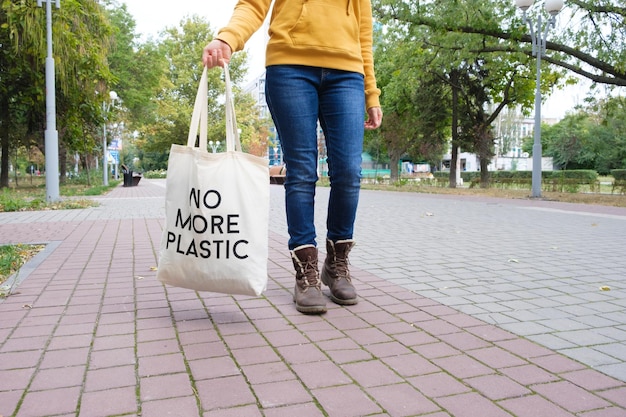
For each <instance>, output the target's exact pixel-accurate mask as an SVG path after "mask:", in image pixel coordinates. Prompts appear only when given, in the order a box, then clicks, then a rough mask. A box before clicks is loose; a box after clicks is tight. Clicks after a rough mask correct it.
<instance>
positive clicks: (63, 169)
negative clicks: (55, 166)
mask: <svg viewBox="0 0 626 417" xmlns="http://www.w3.org/2000/svg"><path fill="white" fill-rule="evenodd" d="M66 178H67V149H66V148H65V145H64V144H63V142H62V141H59V183H60V184H65V179H66Z"/></svg>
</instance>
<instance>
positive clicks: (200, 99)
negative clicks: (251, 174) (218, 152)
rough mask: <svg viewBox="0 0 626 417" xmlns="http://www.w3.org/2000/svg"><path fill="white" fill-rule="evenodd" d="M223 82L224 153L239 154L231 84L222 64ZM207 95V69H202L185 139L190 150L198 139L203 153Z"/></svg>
mask: <svg viewBox="0 0 626 417" xmlns="http://www.w3.org/2000/svg"><path fill="white" fill-rule="evenodd" d="M224 80H225V82H226V91H225V103H224V107H225V109H226V151H227V152H231V151H239V152H241V140H240V138H239V131H238V130H237V117H236V115H235V104H234V102H233V92H232V84H231V81H230V73H229V71H228V64H224ZM208 94H209V92H208V78H207V67H204V70H203V71H202V76H201V77H200V85H199V87H198V93H197V94H196V101H195V103H194V106H193V113H192V115H191V124H190V125H189V136H188V137H187V146H189V147H191V148H194V147H195V144H196V139H198V138H199V141H198V142H199V143H198V146H199V148H200V149H201V150H203V151H207V118H208V113H209V108H208ZM198 124H199V125H200V135H198ZM207 152H208V151H207Z"/></svg>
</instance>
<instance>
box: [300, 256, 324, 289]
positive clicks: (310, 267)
mask: <svg viewBox="0 0 626 417" xmlns="http://www.w3.org/2000/svg"><path fill="white" fill-rule="evenodd" d="M299 263H300V276H301V277H302V278H303V279H304V285H305V286H306V287H317V286H319V285H320V278H319V274H318V273H317V270H316V266H317V265H316V264H315V262H314V261H313V260H306V261H299Z"/></svg>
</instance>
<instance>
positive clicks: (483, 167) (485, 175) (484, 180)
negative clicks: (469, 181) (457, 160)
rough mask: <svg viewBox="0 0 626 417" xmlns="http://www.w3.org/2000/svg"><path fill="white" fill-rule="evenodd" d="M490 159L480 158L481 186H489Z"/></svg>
mask: <svg viewBox="0 0 626 417" xmlns="http://www.w3.org/2000/svg"><path fill="white" fill-rule="evenodd" d="M489 162H490V161H489V160H488V159H486V158H480V188H489Z"/></svg>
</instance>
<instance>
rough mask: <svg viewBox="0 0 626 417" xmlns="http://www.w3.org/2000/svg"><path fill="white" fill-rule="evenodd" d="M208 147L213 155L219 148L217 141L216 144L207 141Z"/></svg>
mask: <svg viewBox="0 0 626 417" xmlns="http://www.w3.org/2000/svg"><path fill="white" fill-rule="evenodd" d="M209 146H210V147H211V149H212V150H213V153H215V152H217V148H219V147H220V141H219V140H218V141H217V142H213V141H212V140H210V141H209Z"/></svg>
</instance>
